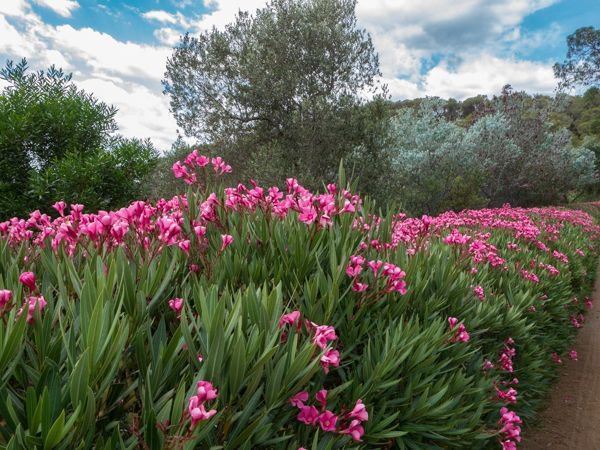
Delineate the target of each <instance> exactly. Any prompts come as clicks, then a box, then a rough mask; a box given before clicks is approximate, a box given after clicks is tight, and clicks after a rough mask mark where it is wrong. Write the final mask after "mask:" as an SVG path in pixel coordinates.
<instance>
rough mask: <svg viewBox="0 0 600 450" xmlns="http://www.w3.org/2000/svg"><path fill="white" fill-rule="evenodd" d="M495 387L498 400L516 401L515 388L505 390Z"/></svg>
mask: <svg viewBox="0 0 600 450" xmlns="http://www.w3.org/2000/svg"><path fill="white" fill-rule="evenodd" d="M495 389H496V397H497V398H498V400H501V401H505V402H507V403H517V391H516V390H515V389H513V388H510V389H508V391H506V392H504V391H502V390H500V389H498V388H497V387H496V388H495Z"/></svg>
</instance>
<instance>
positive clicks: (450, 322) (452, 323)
mask: <svg viewBox="0 0 600 450" xmlns="http://www.w3.org/2000/svg"><path fill="white" fill-rule="evenodd" d="M457 323H458V319H457V318H456V317H448V325H450V329H451V330H452V329H454V327H455V326H456V324H457Z"/></svg>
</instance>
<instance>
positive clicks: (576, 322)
mask: <svg viewBox="0 0 600 450" xmlns="http://www.w3.org/2000/svg"><path fill="white" fill-rule="evenodd" d="M584 322H585V316H584V315H583V314H577V315H572V316H571V325H573V327H574V328H581V327H583V323H584Z"/></svg>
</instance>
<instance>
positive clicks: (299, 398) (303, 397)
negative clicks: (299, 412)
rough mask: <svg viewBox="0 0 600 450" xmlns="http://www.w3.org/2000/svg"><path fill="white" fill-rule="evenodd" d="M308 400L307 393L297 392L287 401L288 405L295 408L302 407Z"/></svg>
mask: <svg viewBox="0 0 600 450" xmlns="http://www.w3.org/2000/svg"><path fill="white" fill-rule="evenodd" d="M307 400H308V392H306V391H302V392H298V393H297V394H296V395H294V396H293V397H292V398H290V399H289V403H290V405H292V406H295V407H296V408H302V407H304V402H305V401H307Z"/></svg>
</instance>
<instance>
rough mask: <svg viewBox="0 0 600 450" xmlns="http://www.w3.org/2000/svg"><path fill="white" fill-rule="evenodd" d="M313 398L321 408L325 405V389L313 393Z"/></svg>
mask: <svg viewBox="0 0 600 450" xmlns="http://www.w3.org/2000/svg"><path fill="white" fill-rule="evenodd" d="M315 399H316V400H317V401H318V402H319V403H320V404H321V410H324V409H325V407H326V406H327V389H321V390H320V391H319V392H317V393H316V394H315Z"/></svg>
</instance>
